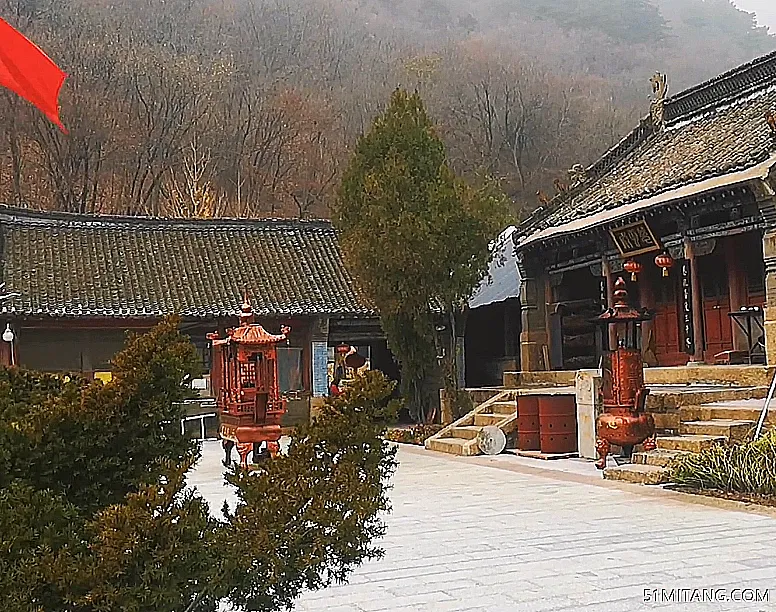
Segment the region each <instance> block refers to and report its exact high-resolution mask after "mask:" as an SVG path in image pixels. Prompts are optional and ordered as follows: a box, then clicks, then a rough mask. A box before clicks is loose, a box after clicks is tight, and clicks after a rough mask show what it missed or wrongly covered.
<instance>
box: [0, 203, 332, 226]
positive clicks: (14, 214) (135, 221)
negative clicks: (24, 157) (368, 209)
mask: <svg viewBox="0 0 776 612" xmlns="http://www.w3.org/2000/svg"><path fill="white" fill-rule="evenodd" d="M25 221H31V222H36V221H37V222H38V223H46V222H60V223H68V224H85V225H104V226H105V227H108V226H115V225H128V226H131V225H135V226H144V227H153V226H161V227H169V226H173V227H172V229H176V228H180V229H194V228H197V229H201V228H207V227H224V226H227V227H228V226H246V227H261V226H264V227H272V228H278V227H283V226H292V227H293V226H307V227H316V226H318V227H325V228H331V227H332V223H331V221H330V220H328V219H298V218H282V217H263V218H250V217H219V218H213V219H190V218H189V219H183V218H175V217H151V216H144V215H135V216H133V215H98V214H89V213H73V212H63V211H49V210H34V209H31V208H24V207H20V206H10V205H8V204H0V222H6V223H8V222H10V223H13V222H19V223H24V222H25Z"/></svg>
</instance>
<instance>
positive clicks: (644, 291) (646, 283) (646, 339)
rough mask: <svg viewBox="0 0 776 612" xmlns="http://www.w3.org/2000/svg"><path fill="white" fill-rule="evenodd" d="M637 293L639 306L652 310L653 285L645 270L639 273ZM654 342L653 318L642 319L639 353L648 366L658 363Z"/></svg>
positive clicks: (653, 306)
mask: <svg viewBox="0 0 776 612" xmlns="http://www.w3.org/2000/svg"><path fill="white" fill-rule="evenodd" d="M639 293H640V294H641V304H640V306H641V307H643V308H647V309H648V310H649V311H650V312H654V309H655V287H654V285H653V280H652V275H651V274H646V271H645V272H642V273H641V274H639ZM650 339H651V342H650ZM655 343H656V338H655V321H654V319H650V320H649V321H643V322H642V323H641V354H642V355H643V357H644V363H646V364H647V365H648V366H650V367H655V366H657V365H658V362H657V355H656V354H655V351H654V348H653V347H654V346H655Z"/></svg>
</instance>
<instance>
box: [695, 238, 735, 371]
mask: <svg viewBox="0 0 776 612" xmlns="http://www.w3.org/2000/svg"><path fill="white" fill-rule="evenodd" d="M719 250H720V249H717V250H715V251H714V252H713V253H712V254H711V255H707V256H705V257H700V258H698V269H699V272H700V282H701V292H702V295H703V340H704V354H703V357H704V359H705V360H706V361H711V360H713V359H714V356H715V355H717V354H718V353H721V352H723V351H731V350H733V327H732V326H733V322H732V321H731V320H730V317H729V316H728V314H729V313H730V281H729V279H728V271H727V266H726V265H725V259H724V257H722V256H721V253H718V252H717V251H719Z"/></svg>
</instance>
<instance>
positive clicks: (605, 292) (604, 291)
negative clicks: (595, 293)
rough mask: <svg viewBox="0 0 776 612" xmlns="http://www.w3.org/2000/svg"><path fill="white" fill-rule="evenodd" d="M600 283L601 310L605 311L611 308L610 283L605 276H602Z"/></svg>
mask: <svg viewBox="0 0 776 612" xmlns="http://www.w3.org/2000/svg"><path fill="white" fill-rule="evenodd" d="M600 283H601V286H600V296H601V310H602V311H605V310H606V309H608V308H609V283H608V282H607V281H606V277H605V276H602V277H601V280H600Z"/></svg>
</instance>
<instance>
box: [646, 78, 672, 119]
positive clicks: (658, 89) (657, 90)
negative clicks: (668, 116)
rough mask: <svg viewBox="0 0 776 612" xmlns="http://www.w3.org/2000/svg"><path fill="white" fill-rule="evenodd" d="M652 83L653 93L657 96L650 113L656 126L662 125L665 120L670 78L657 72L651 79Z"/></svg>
mask: <svg viewBox="0 0 776 612" xmlns="http://www.w3.org/2000/svg"><path fill="white" fill-rule="evenodd" d="M649 82H650V83H652V93H653V94H654V96H655V98H654V99H653V100H652V104H651V105H650V109H649V114H650V116H651V117H652V123H654V124H655V127H662V126H663V123H664V121H665V101H666V94H667V93H668V78H667V77H666V75H664V74H662V73H660V72H656V73H655V75H654V76H653V77H652V78H651V79H649Z"/></svg>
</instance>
